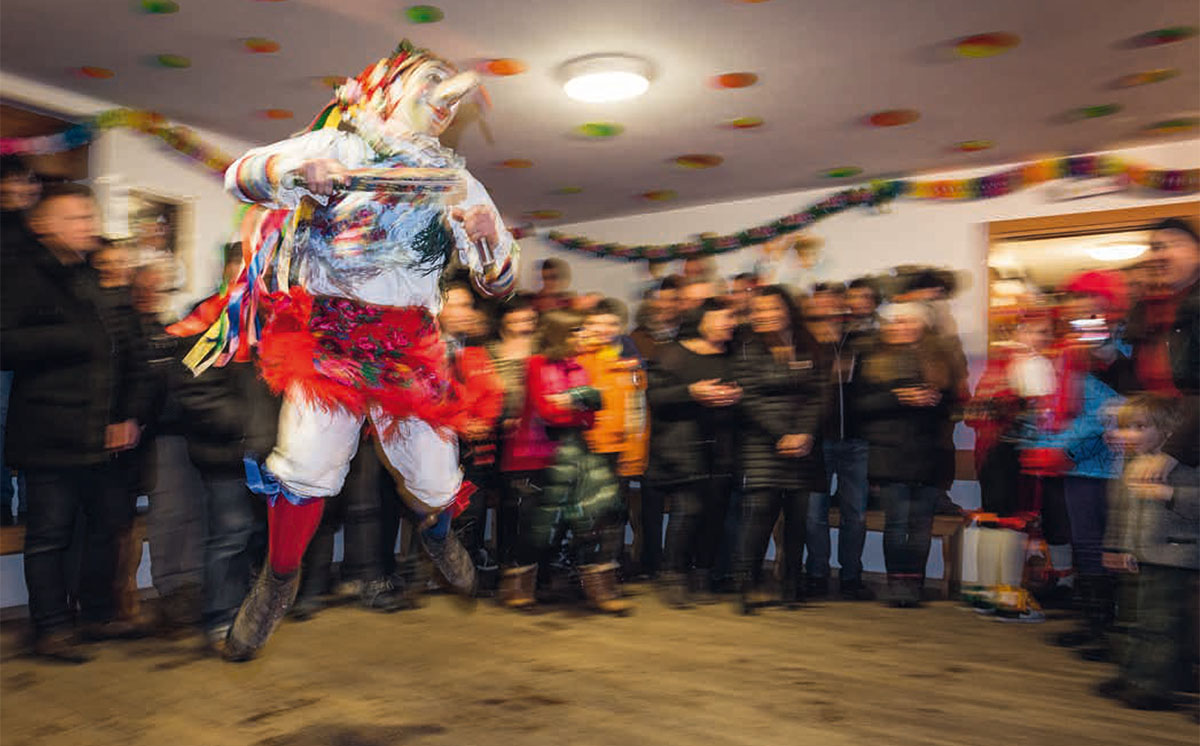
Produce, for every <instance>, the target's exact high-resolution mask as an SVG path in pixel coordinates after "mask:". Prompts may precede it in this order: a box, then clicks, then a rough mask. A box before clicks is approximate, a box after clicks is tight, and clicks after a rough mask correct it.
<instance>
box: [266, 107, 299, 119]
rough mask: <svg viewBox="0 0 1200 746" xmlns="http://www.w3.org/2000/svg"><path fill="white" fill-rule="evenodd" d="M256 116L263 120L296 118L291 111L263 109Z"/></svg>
mask: <svg viewBox="0 0 1200 746" xmlns="http://www.w3.org/2000/svg"><path fill="white" fill-rule="evenodd" d="M258 115H259V116H260V117H262V118H263V119H291V118H292V117H294V116H296V115H295V114H294V113H292V110H291V109H263V110H262V111H260V112H259V113H258Z"/></svg>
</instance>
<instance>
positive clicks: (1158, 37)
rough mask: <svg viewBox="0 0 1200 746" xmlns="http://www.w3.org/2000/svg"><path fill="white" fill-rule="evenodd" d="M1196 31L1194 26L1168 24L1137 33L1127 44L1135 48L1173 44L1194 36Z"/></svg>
mask: <svg viewBox="0 0 1200 746" xmlns="http://www.w3.org/2000/svg"><path fill="white" fill-rule="evenodd" d="M1196 33H1197V29H1196V27H1195V26H1170V27H1168V28H1160V29H1155V30H1153V31H1147V32H1146V33H1144V34H1138V35H1137V36H1135V37H1133V38H1132V39H1130V40H1129V41H1128V44H1127V45H1128V46H1130V47H1133V48H1135V49H1137V48H1142V47H1158V46H1162V45H1163V44H1174V43H1175V42H1179V41H1184V40H1186V39H1191V38H1192V37H1194V36H1196Z"/></svg>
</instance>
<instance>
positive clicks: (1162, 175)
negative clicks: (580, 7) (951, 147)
mask: <svg viewBox="0 0 1200 746" xmlns="http://www.w3.org/2000/svg"><path fill="white" fill-rule="evenodd" d="M1097 176H1118V177H1121V178H1125V179H1128V181H1129V183H1131V184H1134V185H1137V186H1140V187H1143V188H1146V189H1152V190H1156V191H1162V192H1169V193H1172V194H1191V193H1194V192H1196V191H1200V169H1194V168H1193V169H1186V170H1165V169H1152V168H1147V167H1145V166H1141V165H1138V164H1133V163H1128V162H1126V161H1124V160H1122V159H1120V158H1117V157H1115V156H1109V155H1099V156H1094V155H1083V156H1070V157H1066V158H1050V159H1046V160H1041V161H1035V162H1033V163H1028V164H1025V165H1022V166H1017V167H1016V168H1009V169H1005V170H1004V171H999V172H997V173H994V174H989V175H987V176H980V177H977V178H973V179H941V180H934V181H909V180H893V181H878V182H873V183H872V184H871V185H870V186H869V187H857V188H853V189H845V190H843V191H840V192H837V193H836V194H833V195H830V196H828V197H826V198H824V199H822V200H821V201H820V202H817V203H816V204H814V205H810V206H809V207H806V208H804V209H803V210H800V211H798V212H794V213H792V214H790V215H785V216H784V217H781V218H779V219H777V220H773V221H771V222H769V223H764V224H762V225H758V226H755V227H753V228H749V229H747V230H744V231H741V232H739V233H731V234H728V235H724V236H713V235H702V236H697V237H696V238H693V239H692V240H690V241H687V242H682V243H672V244H658V245H641V246H626V245H625V244H618V243H598V242H595V241H592V240H590V239H588V238H585V237H582V236H570V235H566V234H564V233H560V232H558V231H550V233H549V234H548V235H547V238H549V239H550V240H551V241H553V242H554V243H555V244H557V245H558V246H559V247H560V248H563V249H567V250H568V251H575V252H579V253H581V254H587V255H589V256H595V257H600V258H603V259H617V260H622V261H630V262H633V261H644V260H652V261H666V260H672V259H686V258H688V257H694V256H714V255H717V254H724V253H727V252H730V251H737V250H739V249H744V248H746V247H748V246H755V245H758V244H763V243H766V242H768V241H770V240H772V239H774V238H776V237H778V236H781V235H785V234H788V233H792V232H794V231H799V230H803V229H804V228H807V227H809V226H811V225H813V224H814V223H816V222H817V221H819V220H823V219H824V218H828V217H831V216H833V215H837V214H838V213H841V212H845V211H846V210H849V209H850V208H852V207H879V206H881V205H884V204H887V203H888V202H891V201H892V200H894V199H896V198H898V197H909V198H911V199H935V200H968V199H989V198H992V197H1002V196H1004V195H1006V194H1011V193H1012V192H1015V191H1017V190H1018V189H1023V188H1025V187H1029V186H1033V185H1035V184H1041V183H1044V182H1047V181H1053V180H1055V179H1063V178H1071V177H1075V178H1079V177H1097ZM515 233H516V232H515V231H514V234H515ZM521 233H523V234H524V235H528V234H529V232H528V231H521Z"/></svg>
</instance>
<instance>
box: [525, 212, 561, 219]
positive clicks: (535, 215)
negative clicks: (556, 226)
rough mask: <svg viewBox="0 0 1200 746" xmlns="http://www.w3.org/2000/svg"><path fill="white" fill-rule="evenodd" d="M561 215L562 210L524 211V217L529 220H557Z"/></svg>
mask: <svg viewBox="0 0 1200 746" xmlns="http://www.w3.org/2000/svg"><path fill="white" fill-rule="evenodd" d="M562 216H563V214H562V210H530V211H529V212H527V213H525V217H526V218H528V219H530V220H557V219H558V218H561V217H562Z"/></svg>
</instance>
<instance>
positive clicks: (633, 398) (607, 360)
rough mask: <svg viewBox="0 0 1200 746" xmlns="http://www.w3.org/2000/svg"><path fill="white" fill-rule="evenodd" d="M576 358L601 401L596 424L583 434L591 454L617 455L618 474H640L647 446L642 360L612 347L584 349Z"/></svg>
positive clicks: (644, 384)
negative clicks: (586, 350)
mask: <svg viewBox="0 0 1200 746" xmlns="http://www.w3.org/2000/svg"><path fill="white" fill-rule="evenodd" d="M578 360H579V364H580V365H582V366H583V368H584V370H586V371H587V374H588V378H589V379H590V380H591V382H592V386H594V387H595V388H596V389H598V390H599V391H600V396H601V401H602V406H601V407H600V409H599V410H597V412H596V419H595V423H594V424H593V425H592V427H591V429H589V430H588V431H587V432H586V433H585V435H586V437H587V442H588V447H589V448H591V450H592V452H593V453H601V454H616V455H617V458H618V464H619V466H620V469H619V471H620V474H621V476H637V475H639V474H641V473H642V472H643V471H645V463H646V448H647V445H648V429H647V427H646V412H645V410H646V406H645V393H644V392H645V390H646V374H645V372H644V371H643V370H642V364H641V361H640V360H638V359H637V358H633V357H628V356H627V353H626V351H624V350H622V349H621V348H618V347H615V346H609V347H604V348H601V349H597V350H592V351H589V352H586V353H584V354H582V355H580V356H579V357H578Z"/></svg>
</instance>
